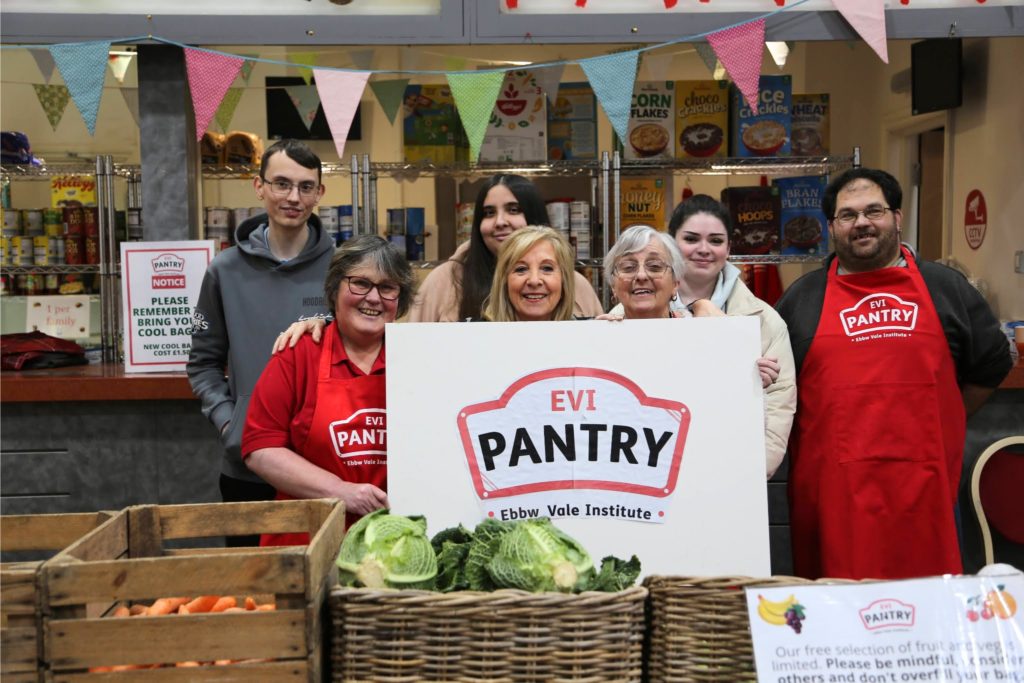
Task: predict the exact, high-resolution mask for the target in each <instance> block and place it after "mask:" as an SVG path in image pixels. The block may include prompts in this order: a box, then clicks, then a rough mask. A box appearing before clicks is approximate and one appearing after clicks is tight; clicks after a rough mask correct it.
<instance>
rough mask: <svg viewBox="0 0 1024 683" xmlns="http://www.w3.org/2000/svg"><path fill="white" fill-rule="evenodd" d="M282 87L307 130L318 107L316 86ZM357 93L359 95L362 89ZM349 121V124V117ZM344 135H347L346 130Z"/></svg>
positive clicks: (318, 97) (318, 99) (311, 124)
mask: <svg viewBox="0 0 1024 683" xmlns="http://www.w3.org/2000/svg"><path fill="white" fill-rule="evenodd" d="M284 89H285V92H287V93H288V98H289V99H290V100H291V101H292V104H293V105H295V109H296V111H298V112H299V118H301V119H302V122H303V123H304V124H306V130H309V129H310V128H311V127H312V126H313V119H315V118H316V110H317V109H319V108H320V96H319V95H317V92H316V86H315V85H286V86H285V88H284ZM359 94H360V95H361V94H362V91H360V93H359ZM349 123H350V124H351V119H350V120H349ZM332 133H333V129H332ZM345 135H346V137H347V136H348V131H347V130H346V131H345Z"/></svg>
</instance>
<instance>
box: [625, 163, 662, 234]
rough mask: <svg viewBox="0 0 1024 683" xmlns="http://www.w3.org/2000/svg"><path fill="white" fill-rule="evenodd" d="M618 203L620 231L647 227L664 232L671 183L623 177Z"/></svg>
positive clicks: (652, 179)
mask: <svg viewBox="0 0 1024 683" xmlns="http://www.w3.org/2000/svg"><path fill="white" fill-rule="evenodd" d="M621 192H622V194H621V197H620V203H619V216H620V218H621V229H622V230H625V229H626V228H628V227H630V226H632V225H649V226H651V227H652V228H657V229H658V230H661V231H664V230H666V228H667V223H668V209H669V206H670V204H671V193H672V183H671V182H670V179H669V178H663V177H656V178H636V177H628V176H627V177H624V178H623V179H622V189H621Z"/></svg>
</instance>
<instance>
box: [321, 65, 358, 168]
mask: <svg viewBox="0 0 1024 683" xmlns="http://www.w3.org/2000/svg"><path fill="white" fill-rule="evenodd" d="M370 73H371V72H369V71H336V70H332V69H313V77H314V78H315V79H316V90H317V92H318V93H320V104H321V105H322V106H323V108H324V116H326V117H327V126H328V127H329V128H330V129H331V137H333V138H334V148H335V149H337V150H338V158H339V159H344V158H345V139H346V138H347V137H348V129H349V128H351V127H352V118H353V117H354V116H355V113H356V108H357V107H358V106H359V100H360V99H361V98H362V96H363V90H365V89H366V81H367V80H369V78H370Z"/></svg>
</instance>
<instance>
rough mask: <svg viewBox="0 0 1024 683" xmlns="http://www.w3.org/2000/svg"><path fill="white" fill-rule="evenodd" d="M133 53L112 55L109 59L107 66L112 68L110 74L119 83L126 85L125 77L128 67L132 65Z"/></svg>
mask: <svg viewBox="0 0 1024 683" xmlns="http://www.w3.org/2000/svg"><path fill="white" fill-rule="evenodd" d="M134 56H135V53H133V52H126V53H121V54H117V53H110V55H109V56H108V57H107V65H108V66H110V73H112V74H114V79H115V80H116V81H117V82H118V83H124V75H125V74H126V73H127V72H128V66H129V65H130V64H131V63H132V57H134Z"/></svg>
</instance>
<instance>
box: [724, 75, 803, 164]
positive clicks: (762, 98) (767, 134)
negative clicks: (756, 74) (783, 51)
mask: <svg viewBox="0 0 1024 683" xmlns="http://www.w3.org/2000/svg"><path fill="white" fill-rule="evenodd" d="M792 97H793V79H792V77H791V76H761V80H760V83H759V87H758V97H757V99H758V105H757V114H756V115H755V114H754V113H753V111H752V110H751V109H750V107H749V106H748V105H747V101H746V99H744V97H743V94H742V93H740V91H739V89H737V88H736V86H735V85H734V86H732V117H731V119H732V140H731V143H732V155H733V156H736V157H772V156H789V154H790V135H791V133H790V125H791V121H790V117H791V111H790V107H791V106H792Z"/></svg>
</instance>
